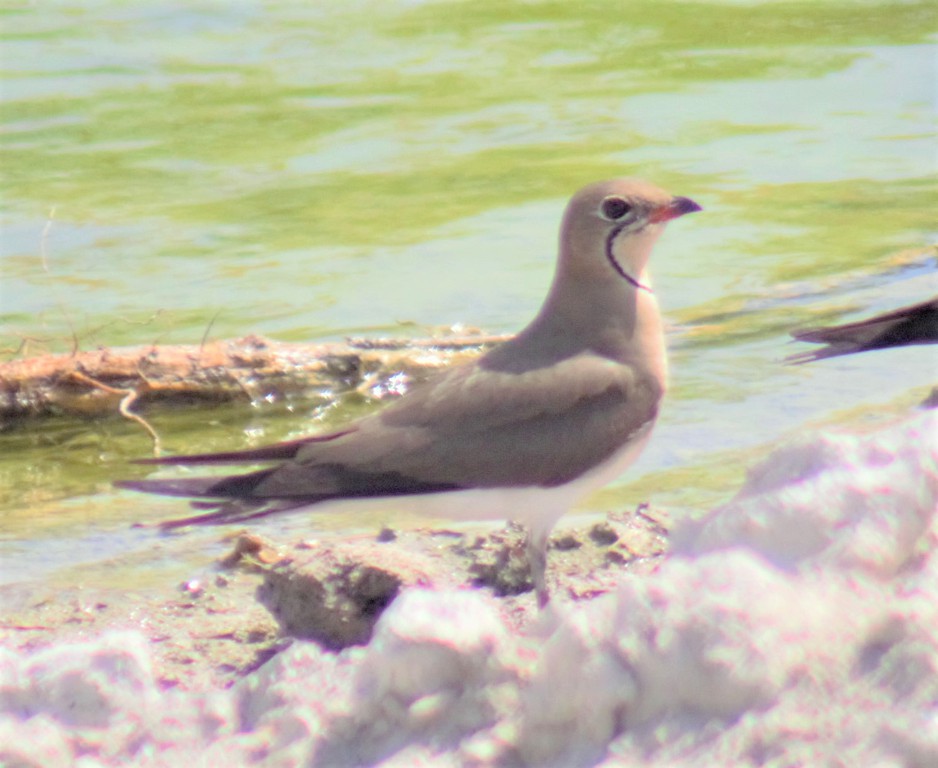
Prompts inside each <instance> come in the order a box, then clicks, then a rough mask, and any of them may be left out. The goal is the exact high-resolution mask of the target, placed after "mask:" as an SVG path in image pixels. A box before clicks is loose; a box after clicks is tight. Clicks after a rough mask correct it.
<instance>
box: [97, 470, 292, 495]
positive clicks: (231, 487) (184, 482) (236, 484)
mask: <svg viewBox="0 0 938 768" xmlns="http://www.w3.org/2000/svg"><path fill="white" fill-rule="evenodd" d="M273 471H274V470H273V469H260V470H258V471H257V472H248V473H247V474H244V475H230V476H228V477H189V478H181V479H178V478H177V479H171V480H118V481H117V482H116V483H114V485H115V486H117V487H118V488H125V489H127V490H129V491H142V492H143V493H158V494H160V495H162V496H187V497H190V498H191V497H193V496H195V497H197V498H199V497H201V498H215V499H237V498H244V497H250V496H251V491H253V490H254V489H255V488H256V487H257V485H258V483H260V482H261V481H262V480H263V479H264V478H265V477H267V476H268V475H269V474H270V473H271V472H273ZM258 501H265V500H263V499H258Z"/></svg>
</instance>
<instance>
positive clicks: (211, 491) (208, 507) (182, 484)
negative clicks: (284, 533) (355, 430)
mask: <svg viewBox="0 0 938 768" xmlns="http://www.w3.org/2000/svg"><path fill="white" fill-rule="evenodd" d="M273 471H274V470H273V469H261V470H258V471H257V472H248V473H246V474H243V475H230V476H228V477H191V478H182V479H166V480H120V481H118V482H116V483H114V485H115V486H116V487H118V488H124V489H126V490H129V491H141V492H143V493H157V494H160V495H162V496H183V497H188V498H193V497H195V498H196V499H204V501H201V500H198V501H192V502H191V503H190V506H191V507H192V508H193V509H198V510H201V511H202V514H198V515H192V516H190V517H183V518H179V519H175V520H167V521H165V522H161V523H159V527H160V528H163V529H171V528H179V527H181V526H184V525H222V524H225V523H240V522H244V521H247V520H255V519H257V518H259V517H266V516H267V515H270V514H273V513H274V512H283V511H284V510H287V509H293V508H296V507H301V506H305V505H307V504H310V503H312V502H313V501H314V499H310V498H304V499H270V498H251V495H252V494H251V492H252V491H253V490H254V489H255V488H256V487H257V485H258V484H259V483H260V482H261V481H263V480H264V478H266V477H267V476H268V475H269V474H270V473H271V472H273Z"/></svg>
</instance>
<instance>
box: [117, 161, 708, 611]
mask: <svg viewBox="0 0 938 768" xmlns="http://www.w3.org/2000/svg"><path fill="white" fill-rule="evenodd" d="M700 210H702V208H701V206H700V205H698V204H697V203H696V202H694V201H693V200H691V199H690V198H687V197H680V196H672V195H670V194H669V193H667V192H665V191H663V190H662V189H660V188H658V187H656V186H654V185H652V184H650V183H648V182H646V181H642V180H639V179H634V178H617V179H611V180H606V181H600V182H596V183H593V184H590V185H588V186H586V187H584V188H583V189H581V190H579V191H578V192H577V193H576V194H575V195H574V196H573V197H572V198H571V199H570V201H569V203H568V205H567V207H566V210H565V212H564V215H563V219H562V223H561V228H560V235H559V247H558V256H557V263H556V268H555V272H554V277H553V280H552V282H551V284H550V288H549V290H548V293H547V297H546V299H545V300H544V302H543V305H542V306H541V308H540V311H539V312H538V313H537V315H536V316H535V317H534V319H533V320H532V321H531V322H530V323H529V324H528V325H527V326H525V327H524V328H523V329H522V330H521V331H520V332H519V333H518V334H516V335H515V336H513V337H511V338H509V339H508V340H506V341H504V342H503V343H501V344H500V345H499V346H497V347H494V348H493V349H491V350H490V351H488V352H487V353H485V354H484V355H482V356H480V357H479V358H476V359H475V360H474V361H472V362H469V363H465V364H462V365H457V366H452V367H450V368H448V369H445V370H444V371H441V372H439V373H438V374H437V375H435V376H434V377H432V378H428V379H427V380H426V381H424V382H422V383H420V384H417V385H415V386H414V387H412V388H411V389H410V390H409V391H408V392H406V393H405V394H404V395H403V396H401V397H400V398H398V399H396V400H395V401H393V402H392V403H390V404H389V405H388V406H386V407H385V408H383V409H381V410H379V411H377V412H375V413H372V414H370V415H367V416H365V417H362V418H359V419H358V420H356V421H352V422H351V423H349V424H346V425H344V426H341V427H339V428H338V429H336V430H334V431H331V432H326V433H323V434H314V435H311V436H307V437H303V438H300V439H296V440H291V441H289V442H282V443H277V444H272V445H269V446H266V447H260V448H256V449H250V450H241V451H234V452H226V453H209V454H196V455H188V456H165V457H160V458H155V459H141V460H139V462H138V463H142V464H156V465H187V466H195V465H214V464H229V463H269V464H271V466H268V467H266V468H262V469H259V470H255V471H250V472H246V473H243V474H234V475H230V476H227V477H217V476H216V477H195V478H193V477H186V478H180V479H173V478H159V479H142V480H125V481H120V482H117V483H116V485H117V486H118V487H120V488H124V489H130V490H135V491H143V492H147V493H157V494H163V495H168V496H182V497H189V498H190V499H194V500H193V501H192V503H191V506H192V507H193V508H194V509H197V510H199V511H200V512H199V513H198V514H196V515H192V516H189V517H185V518H180V519H176V520H169V521H166V522H164V523H162V524H161V527H163V528H165V529H170V528H177V527H179V526H187V525H202V524H224V523H240V522H243V521H246V520H253V519H257V518H261V517H265V516H267V515H271V514H275V513H279V512H284V511H287V510H298V509H301V508H307V507H310V506H312V505H316V504H324V503H327V502H329V503H336V504H344V503H347V502H359V503H361V502H366V501H371V502H379V503H383V504H385V505H387V504H388V502H389V501H395V503H400V504H401V505H403V504H406V505H407V508H408V509H413V510H414V511H417V512H420V513H424V514H429V515H432V516H434V517H443V518H450V519H454V518H455V519H470V520H488V519H491V520H514V521H516V522H518V523H521V524H522V525H523V526H525V528H526V533H527V536H526V552H527V555H528V559H529V562H530V571H531V580H532V582H533V584H534V591H535V593H536V597H537V603H538V605H539V607H540V608H542V609H543V608H545V607H546V606H547V605H548V602H549V600H550V593H549V590H548V587H547V579H546V568H547V544H548V537H549V535H550V532H551V530H552V529H553V527H554V525H555V524H556V522H557V521H558V520H559V518H560V517H561V516H562V515H563V514H564V513H565V512H566V511H567V510H568V509H570V508H571V507H572V506H573V505H574V503H575V502H576V501H578V500H579V499H581V498H582V497H584V496H585V495H587V494H588V493H590V492H591V491H593V490H596V489H598V488H599V487H602V486H603V485H605V484H607V483H608V482H610V481H611V480H613V479H614V478H616V477H617V476H619V475H620V474H621V473H622V472H623V471H624V470H625V469H626V468H627V467H628V466H629V465H630V464H631V463H632V462H633V461H634V460H635V459H636V457H637V456H638V454H639V453H640V452H641V450H642V449H643V447H644V446H645V444H646V443H647V441H648V439H649V437H650V435H651V431H652V427H653V426H654V424H655V421H656V418H657V416H658V413H659V409H660V406H661V402H662V398H663V397H664V395H665V391H666V389H667V382H668V362H667V355H666V349H665V341H664V333H663V326H662V319H661V314H660V311H659V307H658V301H657V297H656V294H655V291H654V288H653V285H652V281H651V278H650V275H649V269H648V261H649V257H650V255H651V252H652V248H653V246H654V244H655V242H656V241H657V240H658V238H659V237H660V235H661V234H662V232H663V231H664V229H665V226H666V224H667V223H668V222H669V221H671V220H673V219H676V218H679V217H681V216H684V215H686V214H689V213H693V212H695V211H700Z"/></svg>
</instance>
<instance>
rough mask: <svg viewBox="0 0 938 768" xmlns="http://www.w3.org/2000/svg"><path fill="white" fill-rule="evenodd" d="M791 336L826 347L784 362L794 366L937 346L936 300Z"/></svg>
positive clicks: (796, 332) (936, 297)
mask: <svg viewBox="0 0 938 768" xmlns="http://www.w3.org/2000/svg"><path fill="white" fill-rule="evenodd" d="M791 335H792V337H793V338H794V339H795V340H796V341H808V342H813V343H815V344H826V345H827V346H825V347H821V348H820V349H813V350H808V351H806V352H799V353H797V354H794V355H789V356H788V357H786V358H785V362H787V363H795V364H802V363H809V362H812V361H814V360H823V359H824V358H828V357H837V356H839V355H852V354H856V353H857V352H867V351H869V350H874V349H887V348H889V347H902V346H907V345H910V344H938V296H935V297H934V298H931V299H928V300H926V301H922V302H919V303H918V304H912V305H910V306H907V307H901V308H900V309H896V310H893V311H891V312H884V313H882V314H879V315H875V316H874V317H870V318H867V319H866V320H860V321H858V322H855V323H844V324H843V325H831V326H819V327H817V328H805V329H802V330H797V331H792V332H791Z"/></svg>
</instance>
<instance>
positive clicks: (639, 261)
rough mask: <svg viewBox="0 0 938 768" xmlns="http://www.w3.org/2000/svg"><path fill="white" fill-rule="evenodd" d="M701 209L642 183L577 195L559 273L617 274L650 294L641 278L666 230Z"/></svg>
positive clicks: (610, 184)
mask: <svg viewBox="0 0 938 768" xmlns="http://www.w3.org/2000/svg"><path fill="white" fill-rule="evenodd" d="M699 210H701V208H700V206H699V205H697V203H695V202H694V201H693V200H691V199H690V198H687V197H674V196H672V195H670V194H668V193H667V192H665V191H664V190H663V189H659V188H658V187H656V186H654V185H652V184H649V183H648V182H646V181H641V180H639V179H630V178H624V179H611V180H609V181H600V182H597V183H595V184H590V185H589V186H587V187H584V188H583V189H581V190H580V191H579V192H577V193H576V194H575V195H574V196H573V198H572V199H571V200H570V203H569V204H568V205H567V211H566V213H565V214H564V220H563V228H562V229H561V242H560V262H559V265H558V268H559V269H561V270H563V271H565V272H566V273H567V274H569V275H571V276H578V277H585V278H588V277H596V278H600V279H604V278H608V277H611V276H613V275H615V276H617V277H618V278H619V279H622V280H625V281H627V282H628V283H630V284H631V285H632V286H633V287H634V288H636V289H645V290H648V287H647V286H646V285H645V284H644V283H643V282H641V276H642V273H643V272H644V270H645V265H646V263H647V261H648V257H649V255H650V253H651V247H652V246H653V245H654V243H655V240H657V239H658V237H659V236H660V235H661V233H662V232H663V231H664V225H665V224H666V223H667V222H668V221H670V220H671V219H676V218H677V217H679V216H683V215H684V214H687V213H693V212H694V211H699Z"/></svg>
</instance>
